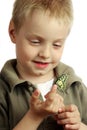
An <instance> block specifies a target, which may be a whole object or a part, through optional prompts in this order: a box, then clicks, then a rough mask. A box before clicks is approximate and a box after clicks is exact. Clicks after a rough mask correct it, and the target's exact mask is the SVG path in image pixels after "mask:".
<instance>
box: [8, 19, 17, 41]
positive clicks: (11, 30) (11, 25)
mask: <svg viewBox="0 0 87 130" xmlns="http://www.w3.org/2000/svg"><path fill="white" fill-rule="evenodd" d="M8 32H9V36H10V39H11V41H12V42H13V43H16V31H15V26H14V22H13V21H12V20H11V21H10V23H9V28H8Z"/></svg>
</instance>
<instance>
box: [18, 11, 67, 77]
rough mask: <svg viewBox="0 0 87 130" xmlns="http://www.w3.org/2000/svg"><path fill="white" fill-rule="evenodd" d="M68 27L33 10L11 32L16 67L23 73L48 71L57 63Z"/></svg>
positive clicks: (33, 74)
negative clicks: (12, 34)
mask: <svg viewBox="0 0 87 130" xmlns="http://www.w3.org/2000/svg"><path fill="white" fill-rule="evenodd" d="M68 32H69V27H68V26H66V25H65V26H64V25H63V24H59V23H58V19H56V18H52V17H49V15H48V14H44V13H42V12H40V11H35V12H34V13H33V15H32V17H27V19H26V20H25V22H24V24H23V26H22V27H21V28H20V30H19V32H18V33H17V34H16V35H15V44H16V55H17V61H18V64H17V68H18V69H19V71H21V72H22V73H23V74H25V75H31V76H39V75H50V74H51V73H52V72H53V69H54V68H55V67H56V66H57V65H58V63H59V61H60V59H61V55H62V52H63V48H64V42H65V40H66V37H67V35H68Z"/></svg>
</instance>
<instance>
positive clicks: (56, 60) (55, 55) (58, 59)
mask: <svg viewBox="0 0 87 130" xmlns="http://www.w3.org/2000/svg"><path fill="white" fill-rule="evenodd" d="M62 53H63V48H62V49H60V50H58V51H57V52H56V53H55V54H54V56H53V59H54V62H57V63H58V62H59V61H60V59H61V57H62Z"/></svg>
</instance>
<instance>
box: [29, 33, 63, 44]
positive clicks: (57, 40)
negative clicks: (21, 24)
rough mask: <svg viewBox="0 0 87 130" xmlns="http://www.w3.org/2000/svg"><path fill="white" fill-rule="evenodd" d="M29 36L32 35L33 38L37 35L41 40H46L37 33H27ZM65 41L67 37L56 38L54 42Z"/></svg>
mask: <svg viewBox="0 0 87 130" xmlns="http://www.w3.org/2000/svg"><path fill="white" fill-rule="evenodd" d="M27 36H31V37H32V38H33V37H35V38H38V39H39V40H44V39H45V38H44V37H43V36H41V35H38V34H37V33H27ZM59 41H60V42H64V41H65V38H59V39H56V40H54V43H56V42H59Z"/></svg>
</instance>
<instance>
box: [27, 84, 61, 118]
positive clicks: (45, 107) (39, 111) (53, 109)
mask: <svg viewBox="0 0 87 130" xmlns="http://www.w3.org/2000/svg"><path fill="white" fill-rule="evenodd" d="M56 90H57V86H56V85H54V86H53V87H52V89H51V91H50V92H48V93H47V94H46V95H45V98H46V100H45V101H41V100H40V99H39V96H40V92H39V91H38V90H35V91H34V93H33V94H32V97H31V100H30V110H29V111H31V113H32V114H33V116H35V117H37V118H39V117H40V118H43V119H44V118H45V117H46V116H48V115H51V114H52V115H53V114H55V113H57V112H58V109H59V108H60V107H62V106H63V98H62V97H61V96H60V95H58V94H57V92H56Z"/></svg>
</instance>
